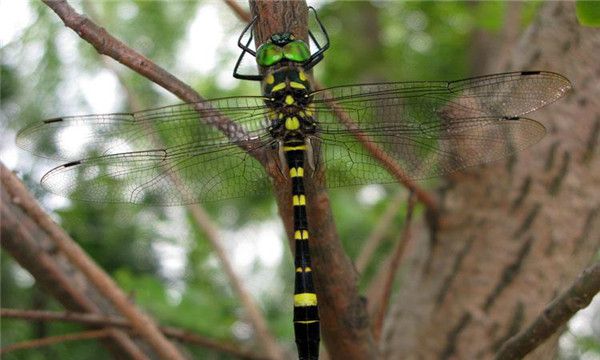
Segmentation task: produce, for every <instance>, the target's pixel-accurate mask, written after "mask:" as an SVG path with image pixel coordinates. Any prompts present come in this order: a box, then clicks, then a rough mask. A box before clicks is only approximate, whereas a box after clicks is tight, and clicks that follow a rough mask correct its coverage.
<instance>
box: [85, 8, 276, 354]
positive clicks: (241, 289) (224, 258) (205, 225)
mask: <svg viewBox="0 0 600 360" xmlns="http://www.w3.org/2000/svg"><path fill="white" fill-rule="evenodd" d="M87 10H89V11H88V12H90V13H91V15H92V17H96V16H95V12H94V9H93V6H91V4H90V6H87ZM101 61H102V63H103V64H104V66H105V67H106V68H107V69H109V70H110V71H112V72H113V73H114V74H115V75H116V76H117V78H118V79H119V83H120V84H121V86H122V87H123V89H124V90H125V93H126V94H127V99H128V102H129V105H130V107H131V110H133V111H139V110H142V108H143V106H142V105H141V104H139V101H138V100H137V96H136V95H135V90H133V89H132V88H131V87H130V86H129V85H128V83H127V81H126V80H125V79H124V78H123V75H122V74H121V73H120V71H119V70H118V69H117V68H116V67H115V66H114V63H113V62H110V61H107V58H105V57H101ZM143 125H146V126H145V127H144V128H143V130H144V132H145V136H146V137H147V138H148V139H149V141H150V142H151V143H152V144H153V145H155V146H156V147H157V148H163V147H164V145H163V144H162V141H161V139H160V138H159V137H158V136H156V132H155V131H153V130H154V129H152V128H151V126H152V125H150V124H143ZM164 171H165V172H166V173H167V174H168V175H169V177H170V178H171V181H172V182H173V183H174V184H176V185H177V186H178V188H179V189H181V188H183V180H182V179H181V177H180V175H179V173H178V172H177V171H174V170H173V169H164ZM186 208H187V209H188V211H190V213H191V214H192V218H193V219H194V221H195V222H196V224H197V225H198V227H199V228H200V229H202V231H203V233H204V235H206V237H207V239H208V241H209V242H210V244H211V246H212V248H213V251H214V252H215V254H216V255H217V258H218V259H219V261H220V263H221V267H222V268H223V270H224V272H225V274H226V276H227V278H228V280H229V283H230V284H231V286H232V287H233V290H234V292H235V293H236V294H237V296H238V297H239V299H240V302H241V304H242V306H243V307H244V309H245V311H246V313H247V315H248V319H249V320H250V323H251V324H252V327H253V328H254V330H255V334H254V338H255V339H256V340H257V341H258V342H259V343H260V344H261V345H262V347H263V348H264V350H265V352H266V353H267V354H269V356H270V357H271V358H272V359H281V358H283V353H282V350H281V348H280V347H279V345H278V344H277V340H276V338H275V336H274V335H273V334H272V333H271V331H270V330H269V327H268V324H267V320H266V319H265V317H264V316H263V313H262V311H261V310H260V308H259V306H258V305H257V304H256V302H255V301H254V298H253V297H252V295H251V294H250V291H248V289H247V288H246V286H244V282H243V281H242V279H240V277H239V276H238V275H237V274H236V273H235V271H234V269H233V265H232V263H231V261H230V259H229V257H228V255H227V251H226V250H225V248H224V247H223V245H222V244H221V243H222V241H221V238H220V236H219V229H218V227H217V225H216V224H215V223H214V222H213V221H212V220H211V219H210V216H209V215H208V213H207V212H206V210H205V209H204V208H203V207H202V206H200V205H199V204H188V205H186Z"/></svg>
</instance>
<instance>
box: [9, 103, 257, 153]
mask: <svg viewBox="0 0 600 360" xmlns="http://www.w3.org/2000/svg"><path fill="white" fill-rule="evenodd" d="M266 111H267V110H266V108H265V106H264V103H263V98H262V97H235V98H224V99H215V100H209V101H206V102H204V103H197V104H180V105H173V106H167V107H163V108H159V109H152V110H144V111H140V112H135V113H119V114H99V115H83V116H70V117H62V118H55V119H49V120H44V121H42V122H39V123H34V124H32V125H30V126H27V127H26V128H24V129H22V130H21V131H19V133H18V134H17V145H18V146H19V147H21V148H23V149H25V150H27V151H30V152H32V153H34V154H36V155H40V156H43V157H48V158H54V159H58V160H79V159H82V158H86V157H90V156H93V155H96V156H99V155H108V154H118V153H123V152H131V151H141V150H149V149H157V148H159V149H162V148H165V147H166V148H169V149H178V150H179V151H185V150H186V149H189V148H192V149H193V148H196V147H197V146H210V145H223V144H231V143H232V142H235V141H236V140H248V139H251V138H253V137H256V136H258V135H259V134H262V133H263V132H264V131H263V129H264V127H265V126H266V125H267V124H266V123H265V121H266V119H265V116H264V115H265V112H266ZM224 118H227V119H230V120H232V121H231V122H226V121H223V119H224ZM225 134H227V135H225Z"/></svg>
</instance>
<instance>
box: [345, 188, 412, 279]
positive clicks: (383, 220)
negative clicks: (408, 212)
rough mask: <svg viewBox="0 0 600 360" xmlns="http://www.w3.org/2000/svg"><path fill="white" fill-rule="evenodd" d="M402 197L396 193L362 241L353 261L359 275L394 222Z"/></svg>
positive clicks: (401, 194) (402, 195)
mask: <svg viewBox="0 0 600 360" xmlns="http://www.w3.org/2000/svg"><path fill="white" fill-rule="evenodd" d="M404 196H405V195H404V193H403V192H402V191H397V192H396V194H395V195H394V197H393V198H392V199H391V200H390V202H389V204H388V206H387V208H386V209H385V211H384V212H383V215H382V216H381V217H380V219H379V222H378V223H377V225H375V228H374V229H373V231H371V234H369V237H368V238H367V240H365V241H364V244H363V247H362V249H361V250H360V253H359V254H358V256H357V257H356V261H354V265H355V266H356V271H357V272H358V273H359V274H362V273H363V272H364V271H365V269H366V268H367V265H369V262H370V261H371V258H372V257H373V254H374V253H375V250H377V248H378V247H379V245H380V244H381V240H383V237H384V236H385V234H386V232H387V231H388V230H389V228H390V225H391V224H392V221H393V220H394V217H395V216H396V214H397V213H398V211H399V210H400V207H401V206H402V203H403V199H404Z"/></svg>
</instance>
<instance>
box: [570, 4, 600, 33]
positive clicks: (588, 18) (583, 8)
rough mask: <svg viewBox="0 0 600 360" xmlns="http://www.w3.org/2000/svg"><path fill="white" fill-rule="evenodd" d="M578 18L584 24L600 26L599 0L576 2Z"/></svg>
mask: <svg viewBox="0 0 600 360" xmlns="http://www.w3.org/2000/svg"><path fill="white" fill-rule="evenodd" d="M575 9H576V13H577V19H578V20H579V23H580V24H581V25H584V26H594V27H598V26H600V3H599V2H598V1H589V0H578V1H577V2H576V3H575Z"/></svg>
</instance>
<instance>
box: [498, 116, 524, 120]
mask: <svg viewBox="0 0 600 360" xmlns="http://www.w3.org/2000/svg"><path fill="white" fill-rule="evenodd" d="M502 120H521V118H520V117H518V116H505V117H503V118H502Z"/></svg>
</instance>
